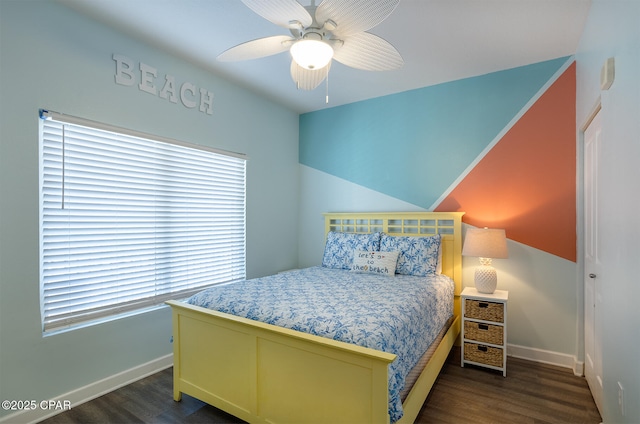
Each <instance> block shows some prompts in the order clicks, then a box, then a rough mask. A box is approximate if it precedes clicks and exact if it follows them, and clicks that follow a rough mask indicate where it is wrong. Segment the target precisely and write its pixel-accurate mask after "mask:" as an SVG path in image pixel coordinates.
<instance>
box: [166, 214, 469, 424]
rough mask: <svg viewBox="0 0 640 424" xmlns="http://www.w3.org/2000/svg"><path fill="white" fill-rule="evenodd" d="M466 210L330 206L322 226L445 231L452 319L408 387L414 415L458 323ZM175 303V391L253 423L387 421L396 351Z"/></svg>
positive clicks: (407, 412)
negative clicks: (347, 209) (367, 210)
mask: <svg viewBox="0 0 640 424" xmlns="http://www.w3.org/2000/svg"><path fill="white" fill-rule="evenodd" d="M462 215H463V213H462V212H405V213H397V212H393V213H327V214H325V230H326V232H328V231H344V232H357V233H369V232H376V231H384V232H386V233H388V234H391V235H409V236H426V235H433V234H436V233H439V234H441V236H442V246H443V249H442V253H443V255H442V273H443V274H446V275H448V276H450V277H452V278H453V280H454V281H455V296H456V298H455V305H454V311H455V312H454V313H455V321H454V323H453V324H452V325H451V327H450V329H449V331H448V332H447V333H446V335H445V336H444V338H443V339H442V341H441V343H440V345H439V346H438V348H437V349H436V350H435V352H434V354H433V355H432V357H431V359H430V360H429V363H428V364H427V366H426V367H425V369H424V371H423V372H422V374H421V375H420V377H419V378H418V380H417V381H416V383H415V384H414V386H413V388H412V389H411V391H410V392H409V394H408V395H407V397H406V399H405V401H404V403H403V409H404V416H403V418H402V419H401V420H400V421H399V422H402V423H405V422H413V421H414V420H415V418H416V417H417V415H418V413H419V412H420V409H421V407H422V404H423V403H424V401H425V399H426V397H427V395H428V393H429V391H430V390H431V387H432V386H433V383H434V382H435V380H436V377H437V376H438V373H439V372H440V369H441V368H442V365H443V364H444V362H445V360H446V358H447V356H448V354H449V351H450V350H451V347H452V346H453V344H454V342H455V341H456V340H457V338H458V335H459V333H460V301H459V295H460V292H461V280H462V260H461V251H462V235H461V220H462ZM167 303H168V304H169V305H170V306H171V308H172V312H173V346H174V347H173V355H174V357H173V363H174V366H173V375H174V377H173V384H174V387H173V397H174V399H175V400H176V401H179V400H180V399H181V397H182V393H185V394H188V395H190V396H193V397H195V398H197V399H200V400H202V401H204V402H206V403H209V404H211V405H213V406H215V407H217V408H219V409H222V410H224V411H226V412H228V413H230V414H232V415H234V416H236V417H238V418H241V419H243V420H245V421H248V422H252V423H312V422H313V423H329V422H331V423H388V422H389V412H388V407H389V405H388V377H387V366H388V364H390V363H391V362H393V360H394V359H395V355H393V354H390V353H386V352H381V351H377V350H374V349H370V348H364V347H360V346H356V345H353V344H349V343H344V342H340V341H335V340H332V339H328V338H324V337H319V336H314V335H310V334H306V333H302V332H299V331H294V330H289V329H286V328H282V327H278V326H274V325H270V324H265V323H261V322H258V321H254V320H250V319H246V318H241V317H237V316H233V315H229V314H225V313H222V312H217V311H213V310H210V309H206V308H201V307H197V306H192V305H188V304H186V303H183V302H176V301H169V302H167Z"/></svg>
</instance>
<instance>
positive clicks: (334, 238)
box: [322, 231, 380, 269]
mask: <svg viewBox="0 0 640 424" xmlns="http://www.w3.org/2000/svg"><path fill="white" fill-rule="evenodd" d="M354 250H365V251H378V250H380V233H370V234H353V233H339V232H335V231H330V232H329V233H328V234H327V243H326V244H325V246H324V255H323V257H322V266H323V267H325V268H335V269H351V265H352V264H353V251H354Z"/></svg>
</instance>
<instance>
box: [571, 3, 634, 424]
mask: <svg viewBox="0 0 640 424" xmlns="http://www.w3.org/2000/svg"><path fill="white" fill-rule="evenodd" d="M609 57H613V58H615V65H616V68H615V81H614V83H613V85H612V86H611V88H610V89H609V90H608V91H602V92H601V91H600V88H599V87H600V84H599V82H600V70H601V67H602V65H603V64H604V61H605V60H606V59H607V58H609ZM576 59H577V105H576V107H577V114H576V120H577V122H576V125H577V129H578V131H579V130H580V129H581V128H582V126H583V125H584V124H585V122H586V120H587V118H588V116H589V114H590V113H591V111H592V110H593V108H594V106H595V105H596V103H597V102H598V99H599V98H601V104H602V111H601V114H602V140H603V144H602V156H601V159H602V162H601V167H600V169H599V174H600V179H599V181H598V185H599V190H598V191H599V196H600V198H599V201H598V214H599V215H600V217H601V218H602V219H601V226H600V229H599V234H600V237H601V238H600V241H601V244H600V249H601V254H602V255H601V258H600V259H601V272H600V275H599V276H598V280H599V281H600V282H601V283H602V284H603V286H604V291H603V310H602V311H601V313H602V315H603V317H604V318H603V319H604V329H603V351H602V355H603V385H604V402H603V411H602V415H603V417H602V418H603V420H604V422H606V423H638V422H640V365H638V358H640V343H639V342H638V335H639V334H640V330H639V329H640V311H639V308H638V305H637V299H638V298H639V296H640V284H639V282H638V278H637V276H638V275H639V274H640V249H639V248H638V240H639V239H640V224H639V223H638V217H639V216H640V195H639V192H638V182H640V166H639V164H640V2H639V1H637V0H593V4H592V7H591V11H590V13H589V17H588V20H587V23H586V27H585V30H584V33H583V35H582V37H581V40H580V46H579V49H578V52H577V54H576ZM580 141H581V138H580V137H579V142H580ZM618 382H620V383H621V384H622V386H623V387H624V389H625V393H624V406H625V414H624V416H623V415H622V412H621V410H620V408H619V405H618Z"/></svg>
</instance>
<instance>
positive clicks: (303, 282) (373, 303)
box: [187, 267, 453, 422]
mask: <svg viewBox="0 0 640 424" xmlns="http://www.w3.org/2000/svg"><path fill="white" fill-rule="evenodd" d="M187 302H188V303H190V304H193V305H198V306H202V307H206V308H209V309H214V310H218V311H221V312H225V313H229V314H233V315H237V316H242V317H245V318H250V319H254V320H257V321H262V322H266V323H269V324H274V325H278V326H281V327H286V328H290V329H293V330H298V331H303V332H306V333H310V334H315V335H319V336H323V337H328V338H331V339H335V340H341V341H344V342H348V343H354V344H357V345H360V346H365V347H370V348H373V349H377V350H381V351H385V352H390V353H394V354H396V355H397V359H396V360H395V361H394V362H393V363H391V365H390V366H389V414H390V416H391V422H395V421H397V420H398V419H400V418H401V417H402V402H401V399H400V396H399V395H400V391H401V390H402V388H403V386H404V382H405V377H406V375H407V374H408V373H409V371H410V370H411V368H412V367H413V366H414V365H415V364H416V362H417V361H418V359H420V357H421V356H422V354H423V353H424V352H425V350H426V349H427V348H428V347H429V345H430V344H431V342H432V341H433V340H434V339H435V337H436V335H437V334H438V332H439V331H440V329H441V328H442V326H443V325H444V324H445V322H446V321H447V320H448V319H449V317H451V315H452V314H453V281H452V280H451V279H450V278H448V277H446V276H444V275H431V276H427V277H415V276H406V275H396V276H395V277H386V276H378V275H371V274H358V273H354V272H351V271H348V270H341V269H330V268H324V267H312V268H306V269H302V270H296V271H290V272H285V273H282V274H276V275H272V276H269V277H263V278H257V279H253V280H246V281H242V282H237V283H233V284H228V285H224V286H214V287H211V288H209V289H207V290H204V291H202V292H200V293H198V294H195V295H194V296H192V297H191V298H189V299H188V300H187Z"/></svg>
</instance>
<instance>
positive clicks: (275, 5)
mask: <svg viewBox="0 0 640 424" xmlns="http://www.w3.org/2000/svg"><path fill="white" fill-rule="evenodd" d="M242 2H243V3H244V4H245V5H247V7H248V8H249V9H251V10H253V11H254V12H256V13H257V14H258V15H260V16H262V17H263V18H265V19H266V20H268V21H271V22H273V23H274V24H276V25H278V26H281V27H284V28H291V27H292V22H295V21H297V22H300V24H301V25H302V26H303V27H305V28H306V27H308V26H310V25H311V24H312V23H313V18H312V17H311V15H309V12H307V9H305V8H304V7H303V6H302V5H301V4H300V3H298V2H297V1H296V0H242Z"/></svg>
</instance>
